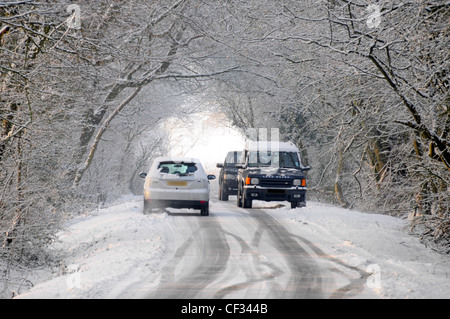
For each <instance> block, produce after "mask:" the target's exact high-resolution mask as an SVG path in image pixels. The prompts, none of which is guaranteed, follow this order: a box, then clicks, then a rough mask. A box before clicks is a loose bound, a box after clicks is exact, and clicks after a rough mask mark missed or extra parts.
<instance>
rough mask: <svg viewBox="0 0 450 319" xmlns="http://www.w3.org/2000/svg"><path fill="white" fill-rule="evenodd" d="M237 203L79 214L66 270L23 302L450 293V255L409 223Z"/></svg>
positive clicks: (136, 205)
mask: <svg viewBox="0 0 450 319" xmlns="http://www.w3.org/2000/svg"><path fill="white" fill-rule="evenodd" d="M233 199H234V197H230V201H229V202H219V201H217V200H212V201H211V206H210V216H207V217H205V216H200V215H199V213H198V211H193V210H192V211H191V210H174V209H169V210H168V212H164V213H160V214H151V215H143V214H142V198H141V197H135V198H132V199H131V200H127V201H125V202H123V203H121V204H118V205H116V206H112V207H109V208H104V209H100V210H99V211H97V212H96V214H94V215H91V216H86V217H79V218H76V219H75V220H73V221H72V222H71V224H70V225H68V227H67V231H65V232H63V233H61V234H60V239H61V242H60V243H59V244H57V245H56V246H57V248H62V249H65V250H66V251H67V252H68V256H67V258H66V260H65V266H64V267H63V269H62V270H60V271H59V272H58V273H57V274H55V275H54V276H53V278H48V279H46V280H44V281H43V282H42V283H40V284H38V285H36V286H35V287H34V288H33V289H31V290H29V291H27V292H24V293H22V294H21V295H20V296H19V298H164V299H174V298H184V299H191V298H194V299H195V298H214V299H219V298H233V299H234V298H252V299H260V298H261V299H263V298H264V299H268V298H269V299H270V298H277V299H286V298H290V299H294V298H449V297H450V258H449V257H448V256H443V255H440V254H438V253H435V252H433V251H431V250H429V249H428V248H426V247H425V246H423V245H422V244H421V243H420V242H419V240H418V239H417V238H415V237H412V236H410V235H408V234H407V232H406V231H405V229H404V228H405V227H406V226H407V222H406V221H403V220H401V219H397V218H393V217H390V216H384V215H376V214H364V213H359V212H356V211H350V210H345V209H340V208H336V207H332V206H326V205H323V204H318V203H311V202H309V203H308V205H307V207H305V208H297V209H294V210H291V209H289V208H287V206H288V205H285V206H284V207H277V204H274V203H265V202H255V205H254V208H253V209H243V208H237V207H236V205H235V201H234V200H233ZM281 204H283V203H281ZM287 204H288V203H287ZM278 206H280V205H278Z"/></svg>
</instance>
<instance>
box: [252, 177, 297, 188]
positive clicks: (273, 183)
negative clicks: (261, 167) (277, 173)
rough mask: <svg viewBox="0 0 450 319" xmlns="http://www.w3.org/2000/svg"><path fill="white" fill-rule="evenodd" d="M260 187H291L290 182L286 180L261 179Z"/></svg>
mask: <svg viewBox="0 0 450 319" xmlns="http://www.w3.org/2000/svg"><path fill="white" fill-rule="evenodd" d="M260 185H261V186H262V187H291V186H292V180H291V179H287V178H262V179H261V182H260Z"/></svg>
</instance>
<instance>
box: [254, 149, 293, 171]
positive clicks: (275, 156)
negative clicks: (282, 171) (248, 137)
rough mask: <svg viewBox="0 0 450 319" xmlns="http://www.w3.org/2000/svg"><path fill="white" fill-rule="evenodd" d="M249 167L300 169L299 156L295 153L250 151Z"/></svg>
mask: <svg viewBox="0 0 450 319" xmlns="http://www.w3.org/2000/svg"><path fill="white" fill-rule="evenodd" d="M248 166H249V167H259V166H275V167H282V168H295V169H300V161H299V159H298V154H297V153H295V152H270V151H250V152H249V155H248Z"/></svg>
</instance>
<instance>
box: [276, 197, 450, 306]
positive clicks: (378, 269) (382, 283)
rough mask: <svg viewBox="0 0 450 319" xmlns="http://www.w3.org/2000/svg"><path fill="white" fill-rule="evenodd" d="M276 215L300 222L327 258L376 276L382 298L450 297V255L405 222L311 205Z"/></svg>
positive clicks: (373, 280) (303, 230)
mask: <svg viewBox="0 0 450 319" xmlns="http://www.w3.org/2000/svg"><path fill="white" fill-rule="evenodd" d="M272 215H273V216H278V218H283V219H285V220H286V221H287V223H293V224H297V225H298V224H299V223H300V224H301V225H302V227H301V228H302V236H306V234H309V236H310V238H311V239H313V242H314V244H315V245H317V246H318V247H319V248H320V249H321V250H322V251H324V252H325V253H327V254H329V255H331V256H333V257H336V258H338V259H340V260H343V261H345V262H346V263H348V264H350V265H352V266H355V267H358V268H359V269H363V270H366V271H368V272H369V273H376V275H377V276H378V277H377V278H371V279H370V280H372V283H371V284H372V285H374V286H375V291H376V292H377V294H379V295H380V296H381V297H382V298H399V299H400V298H401V299H404V298H450V256H445V255H442V254H439V253H437V252H434V251H432V250H430V249H429V248H427V247H425V245H423V244H422V243H421V242H420V241H419V239H418V238H417V237H414V236H411V235H409V234H408V231H407V229H408V225H409V223H408V221H406V220H402V219H399V218H395V217H391V216H386V215H379V214H367V213H360V212H357V211H353V210H348V209H342V208H337V207H334V206H329V205H325V204H321V203H320V204H319V203H311V202H309V203H308V205H307V207H305V208H297V209H295V210H290V209H287V208H282V209H277V210H274V211H273V212H272ZM376 281H379V282H376Z"/></svg>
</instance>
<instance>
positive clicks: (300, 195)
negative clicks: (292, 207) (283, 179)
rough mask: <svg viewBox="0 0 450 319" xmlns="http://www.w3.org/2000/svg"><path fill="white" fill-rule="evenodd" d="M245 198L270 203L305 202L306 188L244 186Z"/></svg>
mask: <svg viewBox="0 0 450 319" xmlns="http://www.w3.org/2000/svg"><path fill="white" fill-rule="evenodd" d="M243 191H244V196H245V197H247V198H249V199H252V200H253V199H255V200H262V201H266V202H270V201H288V202H305V199H306V191H307V188H306V187H291V188H269V187H260V186H253V185H248V186H244V190H243Z"/></svg>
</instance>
